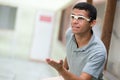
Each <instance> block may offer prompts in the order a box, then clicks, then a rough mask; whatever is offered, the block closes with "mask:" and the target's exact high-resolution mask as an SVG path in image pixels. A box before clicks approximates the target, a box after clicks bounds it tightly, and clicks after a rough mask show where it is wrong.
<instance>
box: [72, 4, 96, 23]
mask: <svg viewBox="0 0 120 80" xmlns="http://www.w3.org/2000/svg"><path fill="white" fill-rule="evenodd" d="M73 9H79V10H85V11H87V12H88V13H89V14H88V17H89V18H90V21H92V20H96V17H97V10H96V8H95V7H94V6H93V5H91V4H89V3H86V2H81V3H77V4H76V5H75V6H74V7H73Z"/></svg>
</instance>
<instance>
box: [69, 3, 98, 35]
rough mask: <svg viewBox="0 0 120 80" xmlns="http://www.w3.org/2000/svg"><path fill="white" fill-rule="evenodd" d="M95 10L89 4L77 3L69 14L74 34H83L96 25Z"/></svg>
mask: <svg viewBox="0 0 120 80" xmlns="http://www.w3.org/2000/svg"><path fill="white" fill-rule="evenodd" d="M96 16H97V10H96V8H95V7H94V6H92V5H91V4H89V3H86V2H82V3H77V4H76V5H75V6H74V7H73V9H72V12H71V27H72V31H73V33H75V34H85V33H87V32H90V31H91V30H92V27H93V26H94V25H95V23H96Z"/></svg>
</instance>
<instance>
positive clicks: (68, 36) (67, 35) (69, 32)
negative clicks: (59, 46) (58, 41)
mask: <svg viewBox="0 0 120 80" xmlns="http://www.w3.org/2000/svg"><path fill="white" fill-rule="evenodd" d="M71 34H72V30H71V27H69V28H68V29H67V30H66V33H65V35H66V40H67V41H68V40H69V38H70V36H71Z"/></svg>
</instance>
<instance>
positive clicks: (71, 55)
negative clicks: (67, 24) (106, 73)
mask: <svg viewBox="0 0 120 80" xmlns="http://www.w3.org/2000/svg"><path fill="white" fill-rule="evenodd" d="M66 49H67V62H68V66H69V70H70V72H72V73H73V74H75V75H77V76H80V74H81V73H82V72H86V73H88V74H90V75H92V76H93V79H92V80H103V79H102V77H103V74H102V72H103V69H104V64H105V61H106V57H107V56H106V55H107V54H106V49H105V46H104V45H103V43H102V41H101V40H100V39H99V38H98V37H96V36H95V34H94V32H93V35H92V37H91V39H90V41H89V43H88V44H87V45H85V46H84V47H81V48H77V44H76V41H75V37H74V34H73V33H72V30H71V29H68V31H67V32H66Z"/></svg>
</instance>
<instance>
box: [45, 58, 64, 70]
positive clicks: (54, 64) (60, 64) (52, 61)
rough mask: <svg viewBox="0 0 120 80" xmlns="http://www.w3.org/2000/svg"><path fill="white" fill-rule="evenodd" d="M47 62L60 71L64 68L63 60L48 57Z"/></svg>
mask: <svg viewBox="0 0 120 80" xmlns="http://www.w3.org/2000/svg"><path fill="white" fill-rule="evenodd" d="M46 62H47V63H48V64H49V65H51V66H52V67H53V68H55V69H56V70H57V71H58V72H60V71H62V70H63V68H64V67H63V60H60V61H58V62H57V61H54V60H52V59H49V58H48V59H46Z"/></svg>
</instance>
